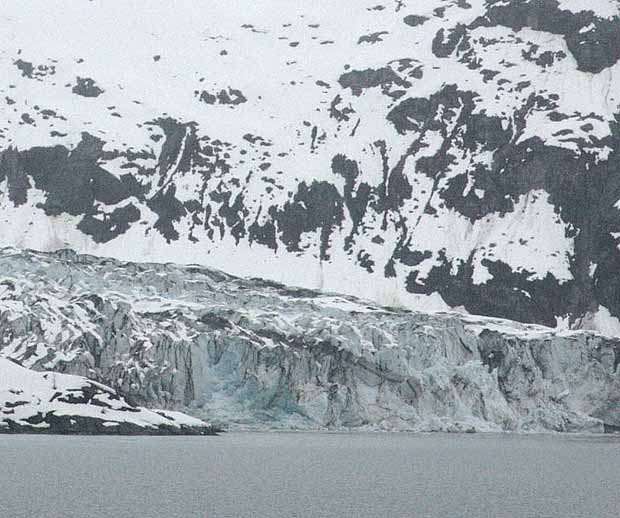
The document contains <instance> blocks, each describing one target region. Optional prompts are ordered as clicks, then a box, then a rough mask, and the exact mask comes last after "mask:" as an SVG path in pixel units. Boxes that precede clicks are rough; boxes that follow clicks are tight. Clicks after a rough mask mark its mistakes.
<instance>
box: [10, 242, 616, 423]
mask: <svg viewBox="0 0 620 518" xmlns="http://www.w3.org/2000/svg"><path fill="white" fill-rule="evenodd" d="M0 354H3V355H5V356H6V357H9V358H14V359H16V360H18V361H20V362H21V363H22V364H23V365H24V366H26V367H28V368H30V369H34V370H45V371H48V370H53V371H58V372H65V373H71V374H77V375H82V376H87V377H89V378H91V379H93V380H95V381H98V382H101V383H104V384H106V385H108V386H110V387H112V388H114V389H115V390H117V391H118V392H120V393H122V394H125V395H126V396H127V397H128V398H131V400H132V401H136V402H137V403H139V404H141V405H145V406H148V407H160V408H162V407H163V408H167V409H172V410H182V411H184V412H187V413H190V414H192V415H195V416H197V417H199V418H204V419H206V420H207V421H210V422H217V423H222V424H227V425H230V426H232V427H235V426H239V427H244V428H248V427H271V428H273V427H275V428H289V429H290V428H302V429H316V428H330V429H341V428H359V429H387V430H419V431H432V430H450V431H462V430H470V429H473V430H479V431H500V430H516V431H546V430H555V431H597V432H602V431H605V430H608V431H610V430H613V429H615V428H616V427H620V413H619V412H618V408H620V407H619V406H618V398H619V397H620V369H619V364H620V340H618V339H610V338H605V337H603V336H601V335H597V334H594V333H590V332H586V331H563V332H557V331H554V330H553V329H550V328H545V327H542V326H538V325H532V324H520V323H516V322H510V321H507V320H501V319H493V318H488V317H474V316H471V315H461V314H458V313H436V314H426V313H422V312H414V311H408V310H403V309H399V308H389V307H382V306H379V305H377V304H375V303H371V302H368V301H364V300H361V299H357V298H354V297H350V296H343V295H338V294H331V293H321V292H318V291H313V290H307V289H303V288H294V287H287V286H284V285H280V284H277V283H273V282H270V281H265V280H261V279H242V278H237V277H233V276H231V275H227V274H225V273H222V272H219V271H216V270H212V269H208V268H205V267H200V266H180V265H175V264H157V263H132V262H122V261H118V260H114V259H107V258H97V257H94V256H84V255H79V254H76V253H75V252H71V251H68V250H66V251H62V252H55V253H41V252H32V251H16V250H14V249H5V250H2V251H0Z"/></svg>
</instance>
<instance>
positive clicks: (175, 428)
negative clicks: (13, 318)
mask: <svg viewBox="0 0 620 518" xmlns="http://www.w3.org/2000/svg"><path fill="white" fill-rule="evenodd" d="M0 433H47V434H82V435H83V434H88V435H213V434H214V433H215V429H214V428H213V427H211V426H209V425H208V424H207V423H205V422H203V421H200V420H199V419H195V418H192V417H189V416H186V415H183V414H180V413H178V412H166V411H163V410H147V409H145V408H140V407H137V406H136V405H133V404H130V403H128V402H127V400H126V399H125V398H123V397H122V396H120V395H119V394H118V392H116V391H115V390H112V389H111V388H109V387H106V386H105V385H101V384H100V383H96V382H94V381H91V380H87V379H85V378H82V377H79V376H70V375H67V374H58V373H56V372H45V373H40V372H34V371H31V370H28V369H25V368H23V367H21V366H19V365H17V364H16V363H14V362H12V361H10V360H7V359H6V358H2V357H0Z"/></svg>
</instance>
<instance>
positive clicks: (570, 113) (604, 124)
mask: <svg viewBox="0 0 620 518" xmlns="http://www.w3.org/2000/svg"><path fill="white" fill-rule="evenodd" d="M33 32H36V34H37V37H36V38H33V37H32V36H31V35H32V34H33ZM0 35H1V36H2V40H3V41H5V42H7V44H6V45H5V46H4V47H3V49H2V51H1V53H0V71H1V72H2V75H3V77H4V78H5V81H4V84H3V86H2V87H0V90H1V91H0V100H1V102H0V106H1V110H2V112H1V113H2V122H1V124H0V153H1V157H0V208H1V211H0V215H1V217H2V222H3V225H4V229H3V232H2V235H1V236H0V242H1V244H3V245H5V246H17V247H26V248H28V247H30V248H34V249H40V250H55V249H59V248H65V247H70V248H74V249H77V250H78V251H81V252H87V253H93V254H96V255H105V256H113V257H119V258H123V259H129V260H136V261H144V260H157V261H175V262H185V263H190V262H196V263H201V264H204V265H209V266H212V267H217V268H221V269H224V270H226V271H229V272H231V273H234V274H239V275H250V276H261V277H265V278H270V279H275V280H278V281H281V282H285V283H287V284H291V285H302V286H304V287H308V288H325V289H328V290H333V291H339V292H346V293H350V294H354V295H358V296H363V297H366V298H370V299H373V300H376V301H379V302H380V303H383V304H389V305H400V306H405V307H410V308H417V309H447V308H458V309H460V310H464V311H467V312H470V313H474V314H482V315H490V316H496V317H504V318H511V319H516V320H519V321H522V322H531V323H538V324H544V325H548V326H557V327H561V328H566V327H573V328H583V327H586V328H596V329H599V330H601V331H605V332H606V333H608V334H612V335H617V334H618V333H620V321H619V320H618V317H620V297H618V293H619V292H620V276H619V273H618V272H620V251H619V250H618V241H619V239H620V173H619V171H618V164H619V163H620V108H619V104H620V99H619V98H618V92H619V91H620V64H619V61H620V18H619V11H618V2H617V1H615V0H599V1H597V2H585V1H582V0H513V1H510V2H506V1H503V0H502V1H500V0H468V1H460V0H459V1H456V0H455V1H448V0H424V1H404V0H398V1H389V2H388V1H384V2H380V1H377V0H372V1H364V0H362V1H357V0H356V1H353V0H338V1H335V0H329V1H327V2H320V3H312V2H288V1H284V0H270V1H269V2H262V3H260V5H259V4H258V3H256V4H252V5H247V2H241V1H240V0H238V1H233V2H231V1H226V2H224V1H213V2H208V3H203V4H196V2H190V1H189V0H181V1H179V2H175V4H174V7H173V6H171V5H170V3H169V2H164V1H163V0H153V1H148V2H144V1H136V2H131V3H115V4H113V5H111V4H110V3H109V2H104V1H102V0H95V1H89V2H87V1H66V0H65V1H61V0H55V1H51V2H50V1H43V0H29V1H28V2H18V3H12V4H10V5H7V6H5V8H4V9H3V14H2V16H1V17H0Z"/></svg>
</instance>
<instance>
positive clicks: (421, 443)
mask: <svg viewBox="0 0 620 518" xmlns="http://www.w3.org/2000/svg"><path fill="white" fill-rule="evenodd" d="M0 517H1V518H99V517H101V518H108V517H109V518H194V517H200V518H244V517H248V518H250V517H251V518H268V517H274V518H276V517H277V518H294V517H311V518H314V517H317V518H323V517H325V518H327V517H329V518H331V517H334V518H335V517H338V518H341V517H351V518H377V517H386V518H394V517H424V518H427V517H428V518H460V517H463V518H465V517H467V518H483V517H488V518H501V517H506V518H508V517H510V518H526V517H527V518H572V517H574V518H618V517H620V437H613V436H558V435H553V436H551V435H549V436H545V435H535V436H524V435H481V434H472V435H443V434H438V435H410V434H326V433H230V434H225V435H222V436H220V437H187V438H185V437H181V438H179V437H120V438H118V437H57V436H49V437H46V436H6V435H4V436H0Z"/></svg>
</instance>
